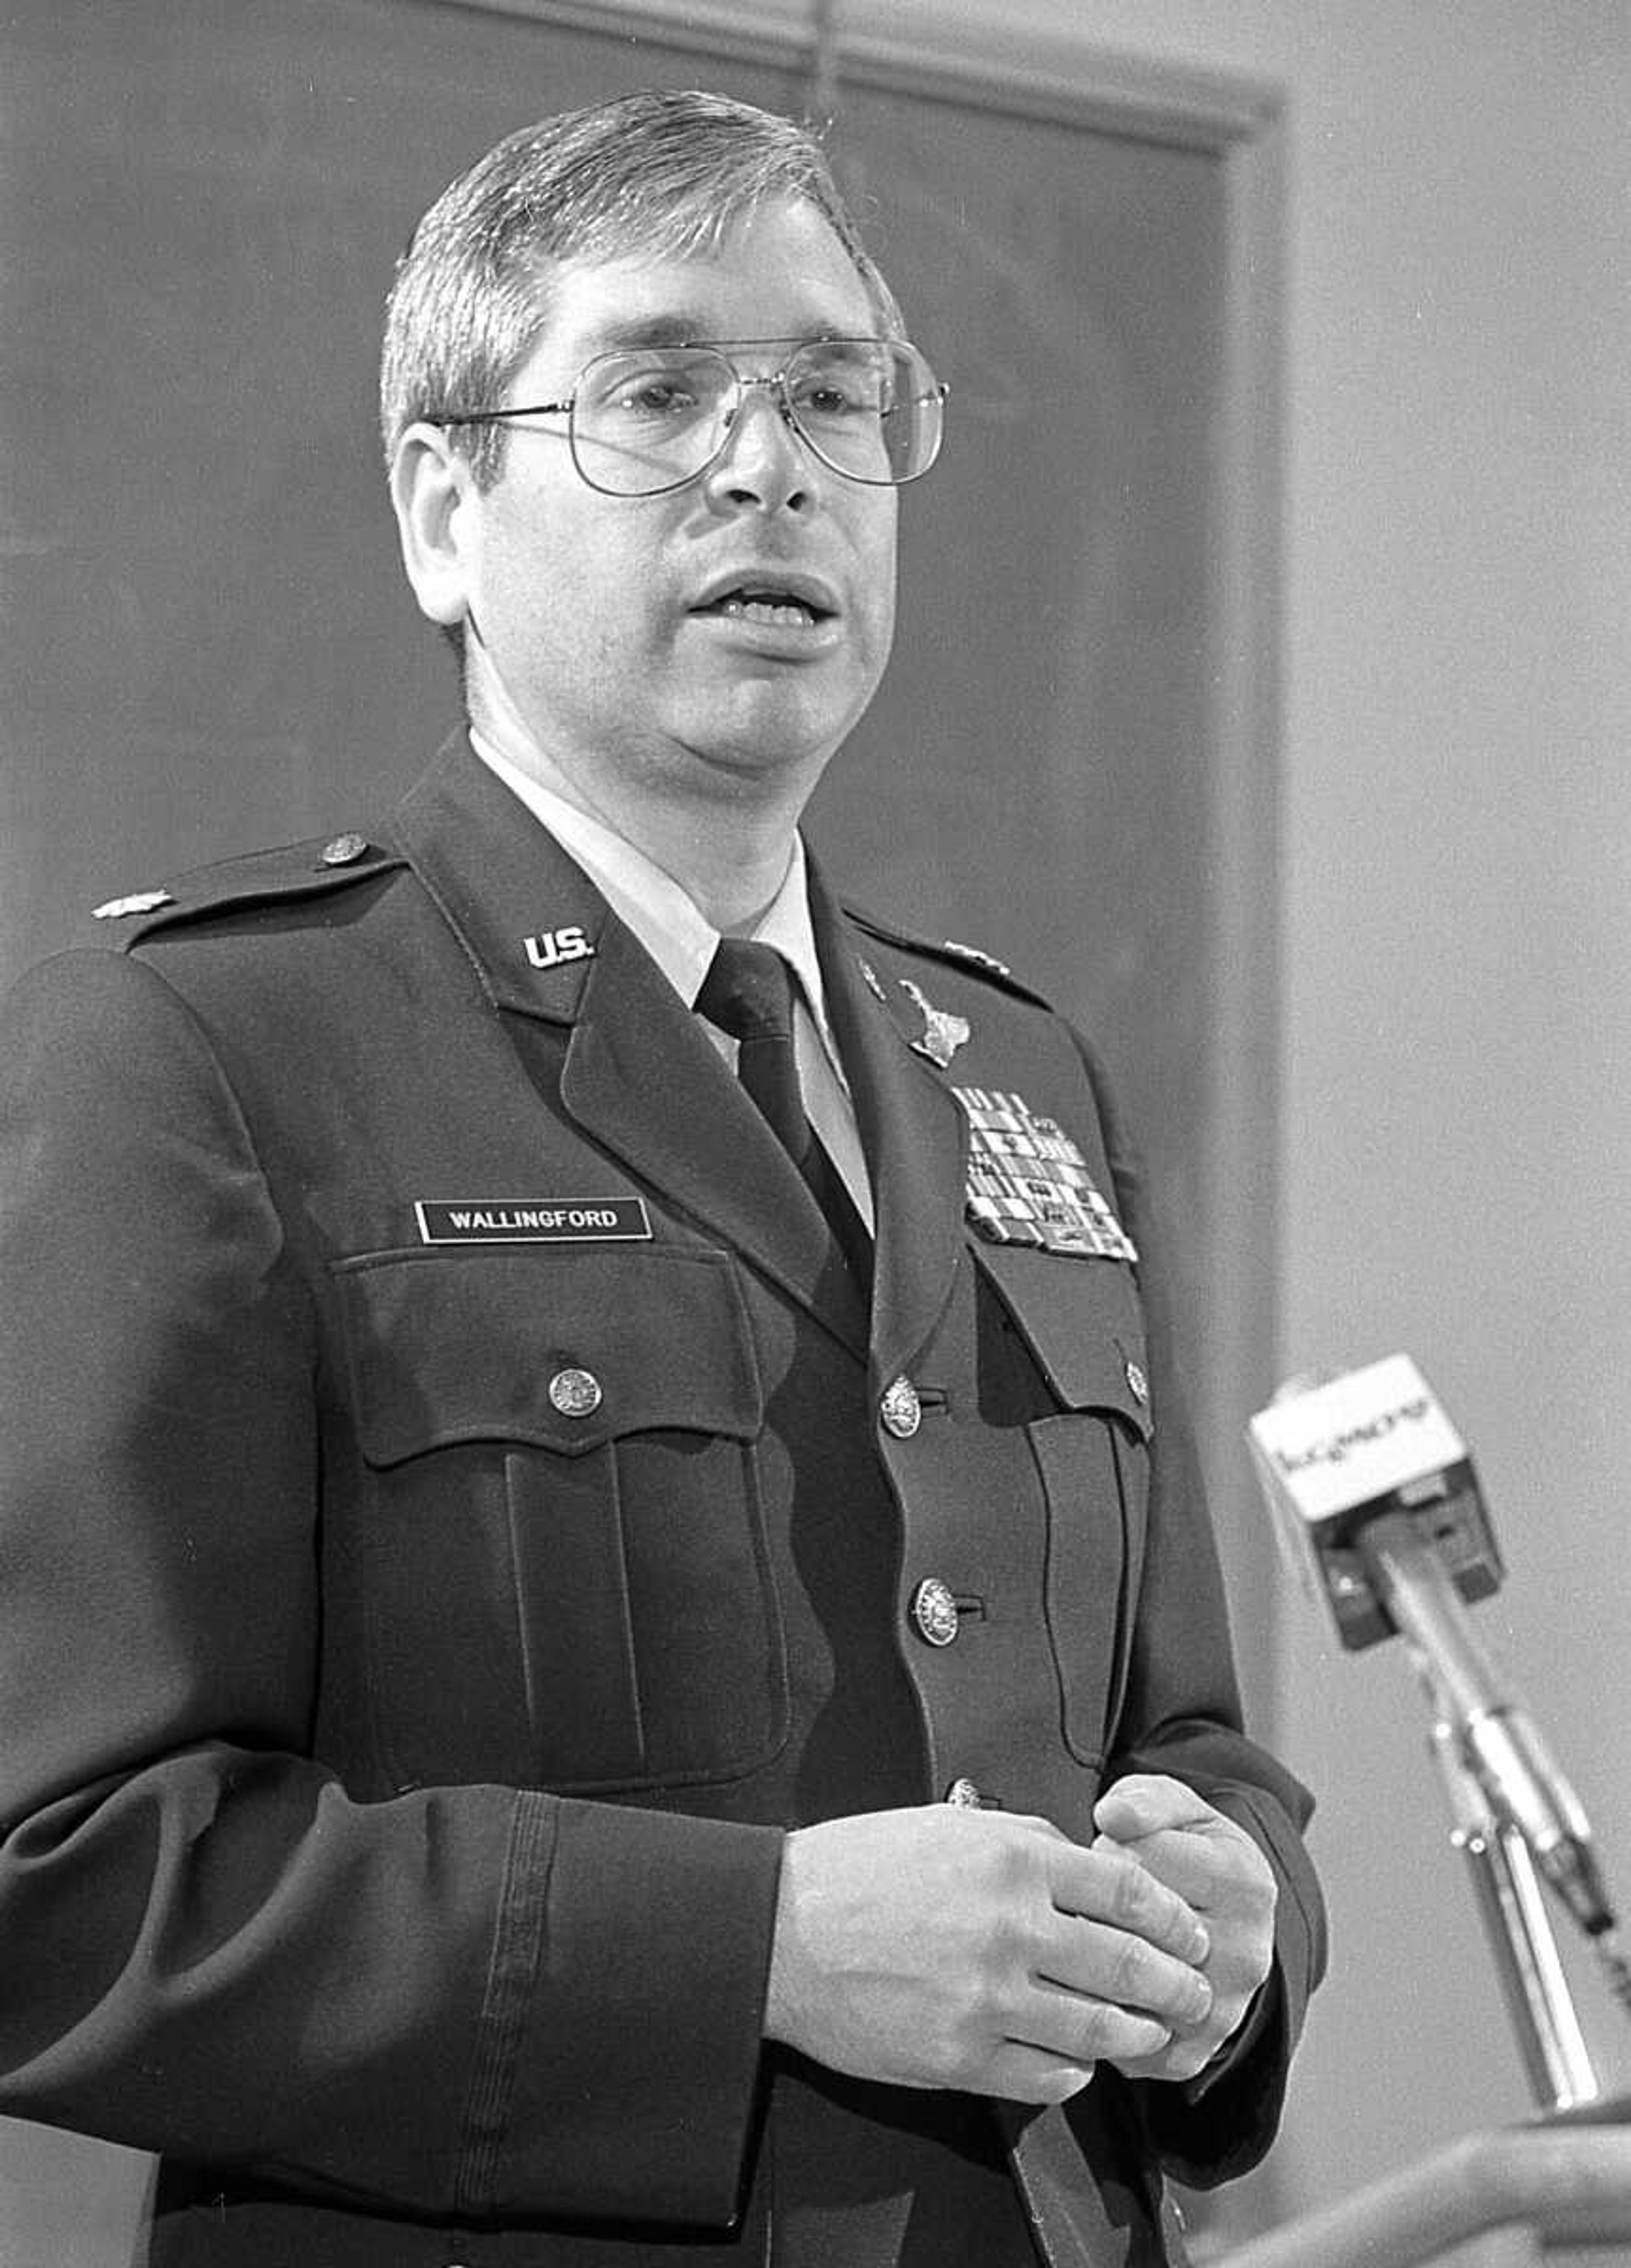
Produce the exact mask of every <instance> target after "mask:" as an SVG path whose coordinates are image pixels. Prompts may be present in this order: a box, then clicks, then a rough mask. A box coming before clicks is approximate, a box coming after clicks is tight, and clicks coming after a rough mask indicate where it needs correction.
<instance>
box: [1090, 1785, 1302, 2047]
mask: <svg viewBox="0 0 1631 2268" xmlns="http://www.w3.org/2000/svg"><path fill="white" fill-rule="evenodd" d="M1093 1816H1094V1821H1095V1823H1096V1826H1097V1828H1098V1830H1099V1832H1098V1835H1097V1837H1096V1842H1095V1846H1094V1847H1095V1848H1097V1847H1098V1845H1102V1844H1116V1845H1119V1847H1120V1848H1121V1849H1122V1850H1124V1851H1125V1852H1128V1853H1129V1854H1130V1855H1131V1856H1132V1857H1133V1858H1135V1859H1138V1860H1139V1861H1140V1863H1141V1864H1142V1865H1143V1866H1145V1867H1148V1869H1149V1871H1150V1873H1151V1874H1154V1875H1155V1877H1156V1878H1157V1880H1158V1881H1162V1882H1164V1883H1165V1884H1166V1885H1167V1887H1168V1889H1173V1890H1176V1891H1177V1893H1178V1895H1179V1896H1180V1897H1182V1898H1184V1899H1185V1900H1186V1901H1187V1902H1188V1904H1190V1905H1192V1907H1193V1908H1194V1910H1195V1911H1196V1912H1197V1913H1198V1914H1199V1917H1200V1918H1201V1920H1202V1921H1203V1923H1204V1924H1205V1926H1206V1929H1207V1935H1208V1937H1209V1938H1210V1939H1211V1948H1210V1950H1209V1952H1208V1953H1207V1958H1206V1960H1205V1961H1204V1962H1202V1963H1201V1969H1202V1972H1203V1974H1204V1975H1205V1977H1206V1978H1207V1983H1208V1984H1209V1985H1211V1987H1212V2007H1211V2009H1210V2012H1209V2013H1208V2014H1207V2016H1206V2017H1205V2018H1204V2020H1203V2021H1201V2022H1199V2024H1197V2025H1196V2026H1195V2027H1194V2028H1193V2029H1192V2030H1188V2031H1184V2032H1178V2033H1175V2034H1174V2036H1173V2037H1172V2039H1171V2040H1170V2042H1169V2043H1168V2044H1167V2046H1165V2047H1164V2048H1162V2050H1161V2051H1159V2053H1157V2054H1155V2055H1149V2056H1141V2057H1139V2058H1136V2059H1129V2060H1128V2061H1126V2062H1120V2061H1118V2063H1117V2069H1118V2070H1119V2071H1122V2072H1125V2073H1126V2075H1127V2077H1128V2078H1129V2079H1170V2080H1190V2079H1194V2078H1196V2077H1197V2076H1198V2075H1199V2073H1200V2072H1201V2071H1202V2070H1204V2069H1205V2067H1206V2066H1207V2064H1208V2063H1209V2062H1210V2061H1211V2060H1212V2058H1213V2057H1214V2055H1216V2054H1217V2053H1218V2051H1220V2049H1221V2048H1222V2047H1223V2045H1224V2043H1226V2042H1227V2041H1228V2040H1229V2039H1230V2038H1231V2037H1232V2036H1233V2035H1234V2034H1235V2032H1236V2030H1237V2029H1238V2028H1239V2025H1240V2022H1241V2020H1242V2019H1243V2017H1244V2015H1245V2013H1246V2010H1247V2008H1248V2007H1250V2006H1251V1998H1252V1995H1253V1993H1255V1992H1256V1991H1257V1989H1258V1985H1261V1984H1262V1982H1263V1980H1264V1978H1265V1977H1266V1976H1267V1975H1268V1973H1269V1968H1270V1965H1271V1963H1272V1962H1273V1957H1274V1904H1275V1898H1276V1895H1277V1892H1276V1885H1275V1881H1274V1876H1273V1871H1272V1869H1271V1868H1270V1867H1269V1863H1268V1861H1267V1859H1266V1858H1265V1857H1264V1856H1263V1853H1262V1852H1261V1851H1259V1850H1258V1846H1257V1845H1256V1844H1255V1843H1254V1842H1253V1841H1252V1839H1251V1836H1250V1835H1248V1834H1247V1833H1246V1830H1245V1829H1244V1827H1237V1826H1236V1824H1235V1823H1234V1821H1233V1820H1232V1819H1226V1818H1225V1817H1224V1816H1223V1815H1222V1813H1221V1811H1214V1809H1213V1808H1212V1806H1211V1805H1210V1804H1209V1803H1207V1801H1205V1800H1204V1799H1203V1798H1202V1797H1200V1796H1199V1795H1197V1794H1196V1793H1195V1791H1194V1790H1193V1788H1190V1787H1185V1786H1184V1785H1183V1783H1182V1782H1181V1781H1178V1780H1176V1779H1168V1778H1164V1777H1162V1776H1160V1775H1157V1774H1155V1773H1150V1772H1133V1773H1129V1775H1128V1776H1127V1778H1125V1779H1120V1780H1118V1781H1117V1782H1116V1784H1115V1786H1113V1787H1112V1788H1111V1789H1109V1790H1108V1791H1107V1792H1106V1793H1104V1794H1103V1795H1102V1796H1101V1797H1100V1798H1099V1800H1098V1802H1097V1804H1096V1806H1095V1808H1094V1814H1093Z"/></svg>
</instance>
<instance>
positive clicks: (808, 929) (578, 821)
mask: <svg viewBox="0 0 1631 2268" xmlns="http://www.w3.org/2000/svg"><path fill="white" fill-rule="evenodd" d="M470 745H471V747H473V748H474V749H475V751H476V755H478V756H479V757H480V758H481V760H482V762H483V763H484V764H485V765H486V766H487V767H488V769H489V770H491V771H493V772H495V773H496V774H497V775H498V777H499V778H500V779H501V780H502V781H503V782H504V784H505V785H506V787H507V788H509V789H510V790H511V792H513V794H514V795H516V796H517V797H519V799H520V801H521V802H522V803H523V804H525V805H526V806H527V808H528V811H530V812H531V813H532V814H533V816H534V818H535V819H536V820H537V821H538V822H539V823H540V825H541V826H542V827H545V828H548V830H549V832H550V834H551V835H552V836H554V837H555V839H556V841H557V843H559V844H560V845H561V848H562V849H563V850H564V851H566V852H567V854H568V856H569V857H571V858H573V859H575V860H576V861H577V863H578V865H579V866H581V867H582V868H583V870H584V872H585V873H587V876H588V877H589V880H591V881H592V882H593V883H594V886H595V887H596V888H597V889H598V890H599V891H600V892H601V895H602V896H603V897H604V898H605V900H606V902H607V903H608V904H609V906H610V907H611V909H612V911H613V912H614V913H615V914H616V916H617V917H618V919H619V920H620V921H622V922H624V924H626V925H627V926H628V927H629V928H630V929H631V930H632V931H633V932H634V934H635V936H636V937H638V939H639V941H640V943H641V944H642V945H643V946H645V948H646V952H647V953H649V954H650V955H651V957H652V959H653V961H655V962H656V963H657V966H658V967H659V968H661V971H662V973H663V975H664V976H666V977H667V978H668V982H669V983H670V984H672V985H673V987H674V989H675V991H676V992H677V993H678V994H679V996H680V998H681V999H682V1000H683V1001H684V1003H685V1005H686V1006H687V1007H688V1008H694V1007H695V1006H696V1005H697V993H698V992H699V991H700V990H702V983H703V979H704V978H705V976H706V975H707V973H708V964H709V963H710V961H712V959H713V954H714V948H715V947H716V946H718V944H719V942H720V932H719V931H718V930H717V929H715V928H714V926H713V924H712V922H710V921H709V920H708V919H707V918H706V917H705V915H704V914H703V913H702V912H701V911H700V910H699V909H698V907H697V903H696V902H695V900H694V899H693V898H692V897H691V896H690V893H689V892H688V891H687V890H686V889H685V888H684V887H683V886H682V885H681V884H680V883H679V882H676V881H675V879H674V877H673V875H672V874H670V873H667V872H665V870H664V869H663V868H662V867H661V866H659V865H657V863H656V861H655V860H654V859H653V858H648V857H647V856H646V852H645V851H642V850H640V849H639V848H638V846H637V845H636V844H635V843H631V842H630V841H629V839H628V837H627V836H624V835H620V834H618V832H617V831H616V828H611V827H608V826H607V825H606V823H605V821H603V820H599V819H594V818H592V817H591V816H590V814H588V813H587V812H586V811H580V810H579V808H578V806H577V805H576V804H572V803H568V802H567V800H566V799H565V797H564V796H562V795H559V794H557V792H556V791H555V790H554V789H553V788H550V787H546V786H544V785H543V784H542V781H540V780H538V779H535V777H533V775H532V774H531V773H530V772H529V771H526V770H523V769H522V768H521V766H520V764H519V763H517V762H516V761H515V758H514V756H513V755H511V754H509V753H507V752H506V749H504V748H502V747H498V745H497V744H496V742H495V741H494V740H492V739H491V738H490V737H489V735H488V734H487V733H484V732H483V731H481V730H479V729H478V728H477V727H476V726H475V725H472V726H471V727H470ZM745 933H746V934H747V935H748V936H749V937H751V938H752V939H755V940H756V942H758V943H760V944H764V945H773V946H775V948H776V950H777V951H778V953H779V954H781V955H782V956H783V958H784V959H785V960H786V961H787V962H788V963H789V965H790V966H791V968H792V969H793V974H794V976H796V977H797V978H798V980H799V983H800V985H801V989H802V990H803V994H804V998H805V1001H806V1003H807V1005H808V1008H809V1011H810V1016H811V1020H812V1021H813V1022H814V1024H815V1026H816V1030H817V1031H818V1032H819V1033H820V1035H821V1040H822V1045H823V1048H824V1049H825V1050H826V1053H827V1055H828V1056H829V1057H830V1059H831V1061H832V1063H833V1064H834V1065H835V1067H838V1068H839V1069H840V1070H841V1066H840V1065H839V1062H838V1043H837V1042H836V1041H835V1039H834V1037H833V1034H832V1028H831V1026H830V1023H829V1022H828V1019H827V995H826V988H825V986H824V985H823V982H822V974H821V961H820V957H819V955H818V954H817V953H816V931H815V927H814V924H812V922H811V920H810V894H809V880H808V867H807V864H806V860H805V855H804V838H803V837H802V836H801V835H799V834H798V833H797V832H796V831H795V833H794V835H793V849H792V852H791V855H790V856H789V858H788V861H787V871H786V874H785V875H784V876H783V877H782V883H781V887H780V888H779V890H778V891H777V893H776V895H775V896H774V897H773V898H772V899H771V902H770V904H769V905H768V906H766V908H765V909H764V912H763V913H762V914H761V915H760V916H759V917H758V919H757V921H756V923H755V924H753V927H752V928H751V929H750V930H749V931H748V932H745Z"/></svg>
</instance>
